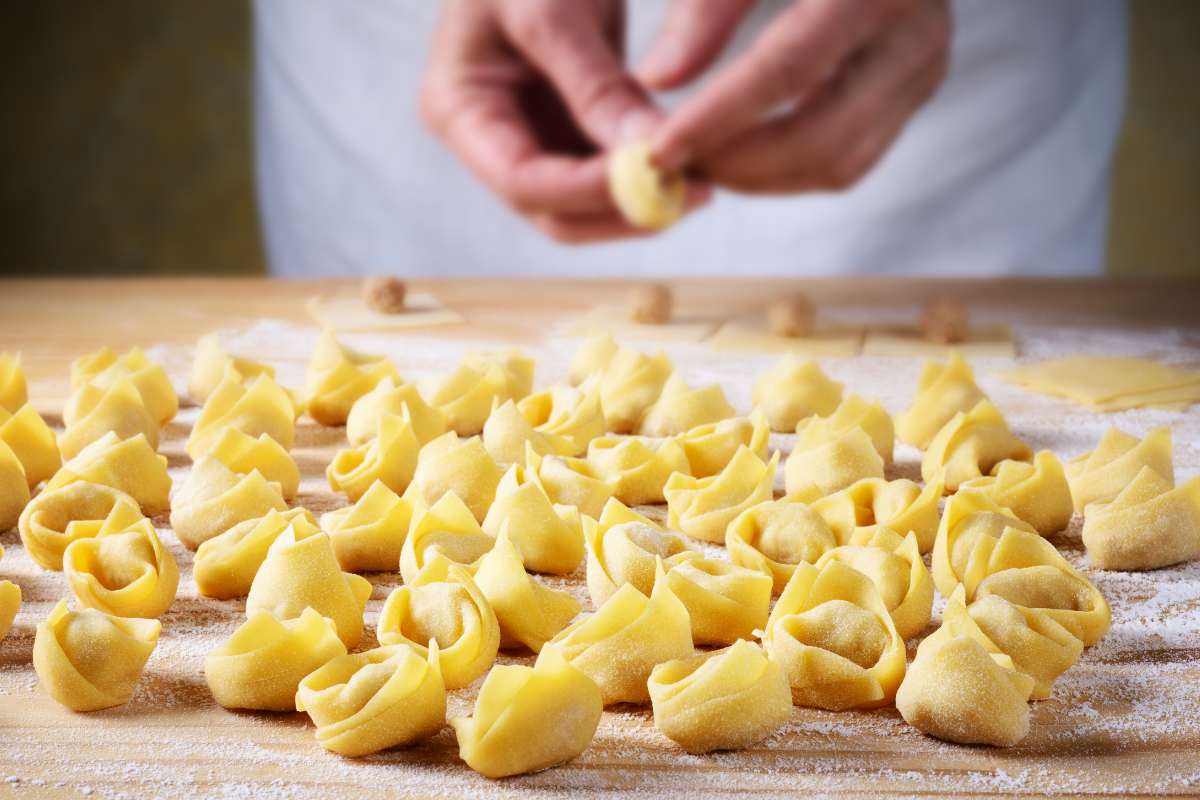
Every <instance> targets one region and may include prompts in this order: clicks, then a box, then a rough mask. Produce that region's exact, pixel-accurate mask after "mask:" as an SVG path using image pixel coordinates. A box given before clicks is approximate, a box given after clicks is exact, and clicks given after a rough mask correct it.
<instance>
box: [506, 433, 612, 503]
mask: <svg viewBox="0 0 1200 800" xmlns="http://www.w3.org/2000/svg"><path fill="white" fill-rule="evenodd" d="M525 474H526V476H527V477H528V479H529V480H532V481H537V483H538V484H539V485H541V487H542V490H543V491H544V492H545V493H546V496H547V497H549V498H550V500H551V502H554V503H558V504H560V505H567V506H575V507H576V508H578V509H579V513H581V514H585V515H587V516H589V517H592V518H593V519H595V518H597V517H599V516H600V512H601V510H603V508H604V504H605V503H607V502H608V501H609V499H610V498H611V497H612V496H613V492H614V491H615V490H616V487H617V481H618V480H619V477H618V476H616V475H604V474H602V473H601V472H600V470H598V469H597V468H596V467H595V466H593V465H592V463H591V462H590V461H588V460H587V459H586V458H568V457H562V456H543V455H541V454H539V453H537V452H535V451H534V450H533V448H530V447H526V449H525Z"/></svg>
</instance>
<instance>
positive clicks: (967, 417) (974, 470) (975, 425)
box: [921, 400, 1033, 492]
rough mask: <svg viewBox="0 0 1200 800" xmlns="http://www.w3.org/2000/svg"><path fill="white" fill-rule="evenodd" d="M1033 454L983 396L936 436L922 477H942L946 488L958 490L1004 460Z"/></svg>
mask: <svg viewBox="0 0 1200 800" xmlns="http://www.w3.org/2000/svg"><path fill="white" fill-rule="evenodd" d="M1032 456H1033V451H1032V450H1030V449H1029V446H1028V445H1026V444H1025V443H1024V442H1022V441H1021V440H1020V439H1018V438H1017V437H1016V436H1015V435H1014V434H1013V432H1012V431H1010V430H1009V429H1008V423H1007V422H1005V421H1004V417H1002V416H1001V415H1000V412H999V411H997V410H996V407H995V406H994V405H992V403H991V401H990V400H980V401H979V402H978V403H977V404H976V405H975V407H974V408H972V409H971V410H970V411H967V412H961V411H960V412H959V413H957V414H955V415H954V418H953V419H951V420H950V421H949V422H947V423H946V424H945V425H944V426H942V429H941V430H939V431H938V432H937V435H935V436H934V437H933V440H932V441H931V442H930V443H929V449H928V450H926V451H925V457H924V458H923V459H921V477H922V478H923V479H924V480H925V482H926V483H931V482H933V481H935V480H940V481H941V482H942V484H943V485H944V488H945V491H947V492H956V491H958V487H959V486H961V485H962V484H964V483H966V482H967V481H969V480H972V479H974V478H980V477H982V476H984V475H986V474H987V473H988V472H990V471H991V469H992V468H993V467H995V466H996V465H997V464H999V463H1000V462H1001V461H1004V460H1006V459H1011V460H1014V461H1028V460H1029V459H1030V457H1032Z"/></svg>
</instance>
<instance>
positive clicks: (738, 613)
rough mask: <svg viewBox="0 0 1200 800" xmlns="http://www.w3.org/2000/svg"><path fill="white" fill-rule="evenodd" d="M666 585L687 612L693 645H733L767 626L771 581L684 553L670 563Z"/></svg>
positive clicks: (763, 575) (762, 575)
mask: <svg viewBox="0 0 1200 800" xmlns="http://www.w3.org/2000/svg"><path fill="white" fill-rule="evenodd" d="M666 567H667V575H666V579H667V584H668V585H669V586H670V587H671V591H672V593H674V595H675V596H676V597H678V598H679V600H680V602H682V603H683V605H684V608H686V609H687V612H688V618H689V619H690V620H691V624H692V641H693V642H694V643H695V644H698V645H711V644H719V645H728V644H733V643H734V642H736V641H738V640H739V639H749V638H751V637H752V636H753V635H754V632H755V631H758V630H761V629H762V628H763V627H764V626H765V625H766V624H767V612H768V611H769V609H770V607H771V588H772V586H773V581H772V580H771V576H770V575H768V574H766V573H764V572H760V571H758V570H754V569H749V568H747V567H741V566H738V565H737V564H731V563H730V562H728V561H724V560H722V559H717V558H705V557H704V556H703V555H702V554H700V553H697V552H696V551H694V550H685V551H683V552H681V553H678V554H676V555H674V556H672V557H671V558H669V559H667V561H666Z"/></svg>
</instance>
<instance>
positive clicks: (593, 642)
mask: <svg viewBox="0 0 1200 800" xmlns="http://www.w3.org/2000/svg"><path fill="white" fill-rule="evenodd" d="M692 653H693V649H692V626H691V621H690V620H689V618H688V612H687V608H686V607H685V606H684V605H683V603H682V602H681V601H680V600H679V598H678V597H676V596H675V593H674V592H673V591H672V590H671V588H670V584H669V583H668V582H667V580H666V578H665V573H664V572H663V567H662V564H661V561H660V563H659V565H658V567H657V577H656V578H655V581H654V589H653V590H652V591H651V592H650V596H649V597H646V595H644V594H642V593H641V592H639V591H638V590H637V589H636V588H634V587H633V585H632V584H628V583H627V584H624V585H622V586H621V587H620V588H619V589H617V591H616V593H615V594H613V596H612V597H610V598H608V600H606V601H605V602H604V604H603V605H602V606H600V608H599V609H597V610H596V612H595V613H594V614H591V615H589V616H587V617H584V618H583V619H582V620H580V621H578V622H575V623H573V624H572V625H570V626H569V627H567V628H566V629H565V630H563V631H562V632H561V633H559V634H558V635H557V636H555V637H554V638H553V639H551V640H550V641H549V642H547V643H546V644H545V645H544V646H543V647H542V651H541V653H539V654H538V660H539V661H541V660H542V659H546V658H550V659H554V658H557V657H560V656H561V657H562V658H563V659H565V660H566V661H568V662H569V663H570V664H571V665H572V666H574V667H576V668H577V669H579V670H581V671H582V672H583V673H584V674H585V675H587V676H588V677H589V678H591V679H592V680H593V681H595V682H596V685H597V686H599V687H600V693H601V695H602V696H603V698H604V705H612V704H613V703H646V702H649V700H650V695H649V692H648V690H647V688H646V681H647V679H648V678H649V677H650V671H651V670H652V669H654V667H655V665H657V664H661V663H662V662H664V661H669V660H671V659H675V658H684V657H687V656H690V655H692Z"/></svg>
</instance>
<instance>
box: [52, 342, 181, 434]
mask: <svg viewBox="0 0 1200 800" xmlns="http://www.w3.org/2000/svg"><path fill="white" fill-rule="evenodd" d="M121 379H128V380H129V381H130V382H131V383H133V385H134V386H135V387H136V388H137V391H138V394H139V395H141V398H142V402H143V403H144V404H145V406H146V408H147V409H148V410H149V411H150V415H151V416H152V417H154V420H155V421H156V422H157V423H158V424H159V425H165V424H167V423H168V422H170V421H171V420H172V419H174V418H175V415H176V414H177V413H178V412H179V397H178V396H177V395H176V394H175V387H174V386H172V385H171V379H170V378H169V377H167V371H166V370H165V369H163V368H162V367H161V366H159V365H158V364H155V363H154V362H153V361H151V360H150V359H149V358H147V357H146V354H145V353H144V352H143V351H142V349H141V348H140V347H134V348H133V349H131V350H129V351H128V352H125V353H122V354H121V355H117V354H116V353H114V352H113V351H112V350H110V349H109V348H107V347H101V348H100V349H99V350H97V351H96V352H94V353H91V354H90V355H86V356H80V357H79V358H77V359H75V361H74V362H72V364H71V390H72V391H73V392H74V394H73V395H72V396H71V398H70V399H69V400H68V401H67V406H66V408H65V409H64V411H63V423H64V424H65V425H67V426H68V427H70V426H71V425H72V424H73V423H74V422H75V420H77V419H78V418H79V417H81V416H83V415H85V414H87V413H88V410H89V409H88V400H87V397H86V395H85V394H84V393H82V392H81V391H80V390H81V389H82V388H83V387H84V386H85V385H86V384H91V385H93V386H95V387H97V388H100V389H106V388H108V387H109V386H112V385H113V384H114V383H116V382H117V381H119V380H121Z"/></svg>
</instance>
